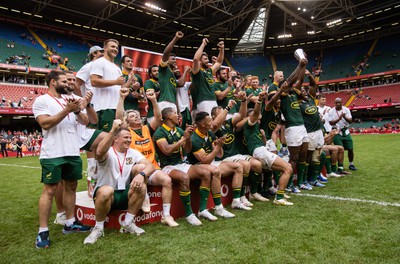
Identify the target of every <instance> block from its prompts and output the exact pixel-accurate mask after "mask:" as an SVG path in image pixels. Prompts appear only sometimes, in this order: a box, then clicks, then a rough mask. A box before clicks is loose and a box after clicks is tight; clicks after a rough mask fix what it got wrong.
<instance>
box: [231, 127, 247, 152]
mask: <svg viewBox="0 0 400 264" xmlns="http://www.w3.org/2000/svg"><path fill="white" fill-rule="evenodd" d="M243 131H244V130H243V128H242V129H241V130H239V131H235V144H236V148H237V149H238V150H239V153H240V154H243V155H250V153H249V150H248V149H247V141H246V138H245V137H244V132H243Z"/></svg>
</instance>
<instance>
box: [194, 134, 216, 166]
mask: <svg viewBox="0 0 400 264" xmlns="http://www.w3.org/2000/svg"><path fill="white" fill-rule="evenodd" d="M190 139H191V140H192V151H191V152H190V153H189V155H188V160H189V163H190V164H197V163H200V161H199V160H198V159H197V158H196V156H195V155H194V154H196V153H197V152H199V151H200V150H201V149H204V151H205V152H206V153H207V154H209V153H211V152H212V150H213V145H212V144H213V142H214V140H215V135H214V133H213V132H211V131H208V133H207V135H203V134H202V133H201V132H200V131H199V130H198V129H196V130H195V131H194V133H193V134H192V135H191V136H190ZM215 160H217V157H216V158H215Z"/></svg>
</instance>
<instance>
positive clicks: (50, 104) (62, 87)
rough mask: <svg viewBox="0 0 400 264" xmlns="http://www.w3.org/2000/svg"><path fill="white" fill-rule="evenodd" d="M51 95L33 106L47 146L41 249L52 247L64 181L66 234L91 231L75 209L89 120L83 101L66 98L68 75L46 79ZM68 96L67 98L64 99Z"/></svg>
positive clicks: (42, 159) (43, 151) (44, 150)
mask: <svg viewBox="0 0 400 264" xmlns="http://www.w3.org/2000/svg"><path fill="white" fill-rule="evenodd" d="M46 82H47V84H48V86H49V90H48V93H47V94H45V95H42V96H40V97H38V98H37V99H36V100H35V102H34V103H33V107H32V110H33V113H34V115H35V118H36V121H37V122H38V123H39V125H40V126H41V127H42V131H43V142H42V147H41V150H40V157H39V159H40V164H41V166H42V179H41V181H42V182H43V183H44V185H43V192H42V194H41V197H40V199H39V224H40V227H39V233H38V236H37V238H36V247H37V248H48V247H50V238H49V229H48V220H49V215H50V212H51V207H52V202H53V197H54V195H55V193H56V190H57V187H58V185H59V183H60V182H61V181H63V205H64V208H65V214H66V222H65V225H64V229H63V233H64V234H69V233H72V232H83V231H89V228H88V227H85V226H82V224H81V223H79V222H78V221H75V217H74V209H75V199H76V194H75V193H76V187H77V184H78V182H77V180H79V179H81V178H82V160H81V158H80V156H79V137H80V135H78V122H79V123H81V124H84V125H86V124H87V122H88V119H87V116H86V115H85V114H83V113H82V112H81V108H82V102H81V100H80V99H75V98H66V97H65V96H64V95H65V94H66V93H67V90H66V89H67V86H68V81H67V77H66V75H65V73H63V72H60V71H54V70H53V71H51V72H50V73H49V74H48V75H47V76H46ZM63 96H64V97H63Z"/></svg>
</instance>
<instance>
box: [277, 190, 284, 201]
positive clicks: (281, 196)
mask: <svg viewBox="0 0 400 264" xmlns="http://www.w3.org/2000/svg"><path fill="white" fill-rule="evenodd" d="M284 194H285V191H284V190H278V191H277V192H276V200H280V199H283V198H284V196H283V195H284Z"/></svg>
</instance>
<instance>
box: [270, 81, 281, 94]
mask: <svg viewBox="0 0 400 264" xmlns="http://www.w3.org/2000/svg"><path fill="white" fill-rule="evenodd" d="M278 85H279V84H278V83H276V82H273V83H271V85H270V86H268V94H270V93H271V92H273V91H278V89H279V86H278Z"/></svg>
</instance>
